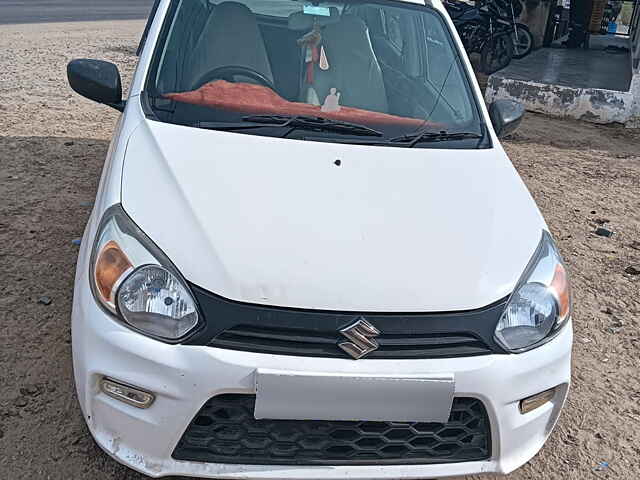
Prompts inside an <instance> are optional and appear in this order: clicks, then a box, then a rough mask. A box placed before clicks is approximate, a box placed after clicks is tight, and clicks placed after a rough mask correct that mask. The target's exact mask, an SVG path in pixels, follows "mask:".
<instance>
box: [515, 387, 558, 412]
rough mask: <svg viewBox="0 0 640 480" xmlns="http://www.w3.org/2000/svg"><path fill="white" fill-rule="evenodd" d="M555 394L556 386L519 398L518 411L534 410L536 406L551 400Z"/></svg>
mask: <svg viewBox="0 0 640 480" xmlns="http://www.w3.org/2000/svg"><path fill="white" fill-rule="evenodd" d="M555 394H556V388H555V387H553V388H550V389H549V390H545V391H544V392H540V393H537V394H535V395H532V396H531V397H527V398H525V399H523V400H520V413H522V414H525V413H529V412H531V411H533V410H535V409H536V408H538V407H541V406H542V405H544V404H545V403H547V402H550V401H551V400H553V397H554V396H555Z"/></svg>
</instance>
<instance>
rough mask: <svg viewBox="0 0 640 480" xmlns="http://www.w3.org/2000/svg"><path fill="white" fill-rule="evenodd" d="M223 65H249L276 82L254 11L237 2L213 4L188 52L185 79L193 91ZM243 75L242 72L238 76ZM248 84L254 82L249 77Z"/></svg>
mask: <svg viewBox="0 0 640 480" xmlns="http://www.w3.org/2000/svg"><path fill="white" fill-rule="evenodd" d="M224 66H241V67H247V68H250V69H252V70H255V71H257V72H259V73H261V74H263V75H264V76H265V77H266V78H268V79H269V80H271V82H272V83H273V73H272V72H271V65H270V63H269V57H268V55H267V50H266V48H265V44H264V39H263V38H262V34H261V33H260V29H259V28H258V22H257V21H256V17H255V15H254V14H253V12H252V11H251V10H249V8H248V7H246V6H245V5H243V4H241V3H238V2H223V3H221V4H219V5H217V6H216V7H214V9H213V12H212V13H211V14H210V16H209V18H208V19H207V21H206V23H205V25H204V28H203V29H202V32H201V33H200V36H199V38H198V39H197V41H196V42H195V46H194V48H193V51H192V52H191V54H190V55H189V58H188V61H187V64H186V71H185V75H184V76H183V78H185V79H189V82H191V85H188V88H189V89H190V90H194V89H196V88H198V87H200V86H201V85H197V83H198V81H199V79H200V78H202V76H203V75H206V74H207V73H208V72H210V71H212V70H214V69H216V68H218V67H224ZM238 76H240V75H238ZM243 81H246V82H248V83H254V82H253V81H252V80H251V79H248V78H247V79H246V80H244V79H243Z"/></svg>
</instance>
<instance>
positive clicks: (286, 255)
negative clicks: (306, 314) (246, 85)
mask: <svg viewBox="0 0 640 480" xmlns="http://www.w3.org/2000/svg"><path fill="white" fill-rule="evenodd" d="M213 146H215V147H214V148H213ZM336 159H340V160H341V165H340V166H337V165H336V164H335V163H334V162H335V160H336ZM123 185H124V187H123V192H122V204H123V207H124V209H125V211H127V213H128V214H129V215H130V216H131V218H132V219H133V220H134V221H135V222H136V223H137V224H138V225H139V226H140V228H141V229H142V230H143V231H144V232H146V233H147V235H149V236H150V237H151V238H152V239H153V240H154V242H156V243H157V245H158V246H159V247H160V248H161V249H162V250H163V251H164V252H165V253H166V254H167V255H168V256H169V258H170V259H171V260H172V261H173V262H174V263H175V265H176V266H177V268H178V269H179V270H180V271H181V272H182V274H183V275H184V277H185V278H186V279H187V280H189V281H190V282H192V283H195V284H196V285H198V286H200V287H202V288H204V289H207V290H209V291H211V292H213V293H216V294H218V295H220V296H223V297H225V298H229V299H232V300H237V301H242V302H248V303H258V304H266V305H276V306H286V307H296V308H309V309H325V310H340V311H374V312H387V311H395V312H440V311H453V310H470V309H476V308H481V307H484V306H486V305H489V304H491V303H493V302H495V301H497V300H500V299H502V298H504V297H505V296H507V295H508V294H509V293H510V292H511V291H512V289H513V288H514V286H515V284H516V282H517V281H518V279H519V277H520V275H521V273H522V272H523V271H524V268H525V267H526V265H527V263H528V262H529V260H530V259H531V256H532V254H533V252H534V251H535V249H536V247H537V245H538V242H539V240H540V233H541V231H542V229H543V228H544V222H543V220H542V218H541V216H540V214H539V212H538V209H537V208H536V206H535V204H534V202H533V200H532V198H531V196H530V195H529V193H528V191H527V190H526V187H525V186H524V184H523V183H522V181H521V180H520V178H519V176H518V175H517V173H516V171H515V170H514V168H513V166H512V165H511V163H510V162H509V161H508V159H507V157H506V155H505V154H504V152H503V151H502V150H501V149H499V148H494V149H486V150H464V151H461V150H431V149H403V148H392V147H389V148H382V147H375V146H362V145H346V144H333V143H323V142H308V141H300V140H287V139H279V138H271V137H262V136H254V135H244V134H238V133H226V132H216V131H206V130H201V129H194V128H189V127H182V126H176V125H170V124H163V123H159V122H153V121H148V120H147V121H145V122H144V124H143V125H142V126H141V128H139V129H138V130H137V131H136V132H135V133H134V134H133V136H132V138H131V139H130V141H129V146H128V154H127V160H126V161H125V165H124V172H123ZM187 232H188V234H187Z"/></svg>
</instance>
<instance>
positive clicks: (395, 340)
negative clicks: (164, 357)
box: [209, 325, 491, 358]
mask: <svg viewBox="0 0 640 480" xmlns="http://www.w3.org/2000/svg"><path fill="white" fill-rule="evenodd" d="M345 340H346V339H345V338H344V337H341V336H339V334H338V332H335V331H334V332H323V331H320V332H317V331H316V332H314V331H305V330H302V329H293V328H266V327H252V326H248V325H239V326H237V327H232V328H230V329H228V330H225V331H224V332H222V333H221V334H220V335H218V336H217V337H216V338H214V339H213V340H212V341H211V342H210V343H209V345H211V346H213V347H219V348H228V349H231V350H251V351H253V352H260V353H274V354H278V355H304V356H309V357H314V356H315V357H337V358H344V357H345V353H344V352H343V351H342V350H341V349H340V348H338V343H339V342H341V341H345ZM376 341H377V342H378V344H379V348H378V349H377V350H375V351H373V352H371V353H369V354H368V355H367V358H439V357H459V356H465V357H470V356H474V355H487V354H490V353H491V348H489V346H488V345H487V344H486V343H484V342H483V341H482V340H481V339H480V338H478V337H476V336H475V335H472V334H470V333H465V332H460V333H440V334H422V335H420V334H413V335H412V334H410V333H407V334H385V333H384V332H383V333H382V334H381V335H380V336H379V337H376Z"/></svg>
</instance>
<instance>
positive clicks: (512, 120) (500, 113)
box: [489, 100, 525, 138]
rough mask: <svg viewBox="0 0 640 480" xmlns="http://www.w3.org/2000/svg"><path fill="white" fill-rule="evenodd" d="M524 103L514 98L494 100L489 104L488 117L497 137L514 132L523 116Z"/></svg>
mask: <svg viewBox="0 0 640 480" xmlns="http://www.w3.org/2000/svg"><path fill="white" fill-rule="evenodd" d="M524 112H525V110H524V105H522V104H521V103H520V102H516V101H514V100H496V101H495V102H493V103H492V104H491V105H490V106H489V117H491V123H493V128H495V130H496V135H498V137H499V138H503V137H506V136H507V135H511V134H512V133H513V132H515V131H516V130H517V129H518V127H519V126H520V123H522V119H523V118H524Z"/></svg>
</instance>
